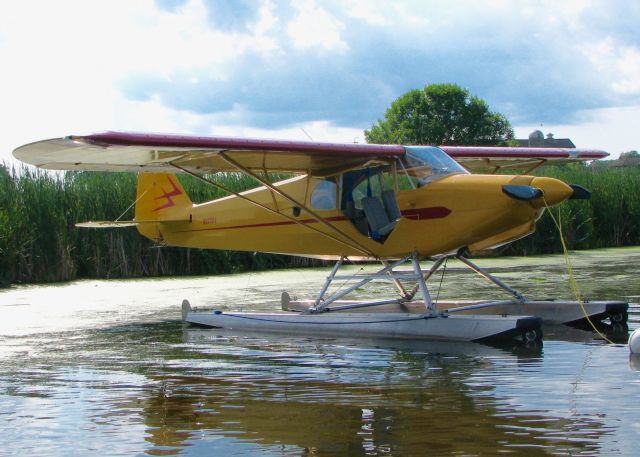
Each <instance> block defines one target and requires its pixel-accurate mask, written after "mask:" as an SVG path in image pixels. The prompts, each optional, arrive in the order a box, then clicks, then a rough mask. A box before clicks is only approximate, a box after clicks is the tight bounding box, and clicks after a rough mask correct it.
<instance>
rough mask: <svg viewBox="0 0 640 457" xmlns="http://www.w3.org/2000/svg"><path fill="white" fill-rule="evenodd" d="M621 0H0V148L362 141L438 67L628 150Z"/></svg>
mask: <svg viewBox="0 0 640 457" xmlns="http://www.w3.org/2000/svg"><path fill="white" fill-rule="evenodd" d="M639 23H640V2H638V1H635V0H628V1H626V0H619V1H616V2H611V1H609V0H564V1H557V0H548V1H547V0H538V1H528V0H520V1H509V0H484V1H481V0H468V1H465V0H447V1H440V0H416V1H412V0H397V1H386V0H335V1H334V0H324V1H323V0H299V1H277V0H226V1H224V0H135V1H132V0H108V1H107V0H104V1H98V0H56V1H55V2H51V1H46V0H42V1H34V0H20V1H17V0H13V1H11V0H10V1H4V2H1V3H0V133H1V134H0V162H1V161H9V163H12V162H11V160H12V156H11V151H12V150H13V149H14V148H16V147H18V146H19V145H21V144H24V143H28V142H32V141H37V140H40V139H45V138H54V137H62V136H65V135H69V134H83V133H91V132H99V131H105V130H118V131H136V132H158V133H184V134H197V135H224V136H239V137H257V138H279V139H294V140H307V139H313V140H315V141H335V142H364V133H363V132H364V130H365V129H368V128H370V127H371V126H372V125H373V124H374V123H375V122H376V121H377V120H378V119H381V118H383V116H384V113H385V110H386V109H387V108H388V107H389V106H390V104H391V103H392V102H393V101H394V100H395V99H396V98H398V97H399V96H400V95H402V94H403V93H405V92H407V91H408V90H411V89H416V88H422V87H424V86H425V85H427V84H432V83H455V84H458V85H460V86H462V87H464V88H466V89H467V90H469V92H470V93H471V94H473V95H476V96H478V97H480V98H482V99H484V100H485V101H486V102H487V103H488V105H489V108H490V109H491V110H492V111H497V112H500V113H502V114H504V115H505V116H506V117H507V118H508V119H509V120H510V122H511V124H512V125H513V127H514V129H515V132H516V137H518V138H526V137H527V136H528V134H529V133H530V132H531V131H533V130H534V129H540V130H542V131H543V132H544V133H545V134H546V133H553V134H555V136H556V138H567V137H568V138H571V139H572V140H573V142H574V143H575V144H576V145H577V146H578V147H583V148H598V149H604V150H606V151H608V152H610V153H611V155H612V157H616V156H618V155H619V154H620V153H621V152H625V151H629V150H640V139H639V138H640V137H639V136H638V135H637V132H636V129H637V128H638V123H639V121H640V33H639V32H638V24H639Z"/></svg>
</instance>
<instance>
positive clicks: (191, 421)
mask: <svg viewBox="0 0 640 457" xmlns="http://www.w3.org/2000/svg"><path fill="white" fill-rule="evenodd" d="M593 255H594V256H595V257H592V259H595V260H593V261H592V263H593V265H591V266H589V265H588V262H586V260H585V258H581V259H580V260H581V261H582V263H580V262H578V264H579V265H578V267H579V268H582V270H581V271H580V272H579V273H580V274H581V275H582V276H583V277H594V278H595V277H597V275H598V271H599V270H598V268H599V265H598V263H599V262H600V261H599V260H598V256H597V255H596V254H593ZM634 255H635V257H634ZM623 257H624V258H626V259H629V255H628V254H626V253H625V254H624V256H623ZM616 259H617V260H613V261H612V262H613V263H614V264H617V265H619V267H620V269H619V270H618V271H617V273H616V275H614V277H612V279H611V281H607V278H600V279H599V280H601V281H602V282H604V283H605V286H602V287H609V288H610V290H612V291H613V290H614V289H615V290H616V293H617V294H620V295H626V296H637V295H640V290H639V289H638V288H639V287H640V286H639V284H638V282H637V281H636V279H637V278H636V276H637V270H636V268H637V267H635V265H637V260H640V251H638V253H637V254H633V255H631V263H632V264H631V265H629V264H626V263H624V262H622V261H619V260H620V259H618V258H616ZM529 260H530V261H531V262H530V263H531V264H532V265H533V266H531V267H528V269H526V270H525V268H524V267H522V268H521V267H520V266H519V265H515V266H513V268H505V269H504V272H503V273H501V274H504V275H513V276H514V279H515V280H516V281H517V280H518V279H517V278H519V277H524V276H526V277H527V279H528V280H529V281H530V280H531V278H546V279H544V282H545V284H544V286H545V287H546V288H548V289H549V290H553V287H555V286H554V285H552V284H556V282H559V281H560V279H558V278H557V277H556V276H554V271H556V269H559V268H560V267H558V266H557V265H556V264H549V263H547V262H548V259H546V258H544V259H529ZM536 262H539V264H537V263H536ZM634 271H635V273H634ZM287 274H288V275H289V276H287V278H291V277H292V276H293V274H292V273H287ZM314 274H316V273H314V272H306V273H305V275H306V276H307V277H308V276H309V275H314ZM325 274H326V272H324V271H323V272H321V273H318V275H325ZM612 274H613V273H612ZM281 275H282V272H280V273H278V274H277V275H275V274H270V273H265V274H263V275H256V276H252V277H251V278H247V276H242V275H240V276H235V277H225V278H206V279H202V278H196V279H194V278H189V279H184V280H153V281H130V282H124V281H123V282H118V291H117V293H114V292H113V289H112V287H113V282H95V281H94V282H81V283H76V284H70V285H65V286H61V287H57V288H51V289H49V288H48V287H37V288H34V291H33V293H32V292H31V289H29V288H16V289H15V290H11V291H8V292H7V293H0V424H2V433H1V434H0V449H2V453H3V454H6V455H39V456H40V455H44V456H46V455H67V454H78V455H83V454H90V453H96V452H100V453H103V454H108V455H114V456H117V455H132V454H133V455H137V454H144V453H146V454H149V455H210V454H214V455H225V456H227V455H228V456H234V455H235V456H238V455H261V456H265V455H266V456H271V455H274V456H290V455H291V456H302V455H307V456H309V455H321V456H326V455H329V456H331V455H355V456H358V455H495V454H498V453H511V454H515V455H595V454H601V455H634V450H635V449H634V448H635V447H636V442H635V441H636V440H635V439H634V437H635V436H637V435H638V433H639V432H640V429H639V428H638V427H639V425H638V419H637V418H638V415H639V414H640V406H639V405H640V394H639V393H638V392H639V390H638V385H639V383H640V372H639V371H637V370H638V368H639V367H638V365H639V364H640V362H638V360H637V359H636V358H633V357H632V358H630V357H629V352H628V348H627V347H626V346H624V345H605V344H604V343H603V341H602V340H600V339H598V337H597V336H595V334H594V333H593V332H590V331H584V330H579V329H569V328H564V327H549V328H545V329H544V331H545V344H544V347H543V348H542V349H537V350H533V351H525V350H522V349H516V348H509V347H507V348H504V347H503V348H495V347H489V346H484V345H479V344H474V343H449V344H446V343H429V342H408V341H381V340H363V339H358V340H348V339H342V340H340V339H316V338H308V339H307V338H299V337H295V338H294V337H291V338H288V337H279V336H257V335H247V334H240V333H237V332H236V333H228V332H219V331H202V330H195V329H188V330H186V331H183V329H182V327H181V325H180V323H179V315H180V310H179V306H178V304H179V303H180V301H181V299H182V298H184V294H187V295H190V294H196V293H197V291H199V290H209V289H207V288H206V287H205V286H204V284H207V285H208V286H212V287H213V288H214V290H217V289H216V288H219V289H220V296H221V297H222V299H221V300H226V302H225V306H229V307H231V306H234V305H235V304H237V303H238V295H237V293H236V296H235V297H234V296H233V294H232V293H231V292H230V290H233V289H235V290H237V289H238V287H240V290H241V291H242V286H243V285H246V284H247V283H248V282H250V283H251V285H252V287H254V286H255V293H254V292H252V293H251V294H246V293H245V292H244V291H242V292H240V295H241V298H242V299H243V300H244V299H245V298H246V297H249V298H248V300H247V301H249V302H251V303H252V305H251V306H252V309H256V310H261V309H269V308H268V306H270V305H269V304H265V302H264V301H263V302H258V300H259V298H260V293H262V294H264V289H265V288H266V289H268V290H271V292H273V295H274V297H276V302H275V304H274V305H275V306H276V307H277V296H278V295H279V294H278V292H279V289H280V288H281V283H278V282H277V281H276V278H280V277H281ZM621 278H622V279H621ZM249 279H250V281H249ZM316 279H317V278H316ZM454 279H455V277H454V276H452V277H451V278H445V280H444V281H449V280H450V281H454ZM278 280H279V281H281V279H278ZM458 280H459V278H458ZM310 282H312V283H313V284H317V281H310ZM540 282H543V281H540ZM291 284H295V285H296V287H298V286H299V289H302V288H303V287H304V285H305V284H306V281H305V282H304V284H302V283H301V284H297V283H295V281H291V282H290V283H287V285H288V286H291ZM452 284H454V285H455V283H452ZM251 290H252V291H253V289H251ZM260 291H262V292H260ZM525 292H527V291H526V290H525ZM216 293H217V292H216ZM202 295H204V292H202ZM254 295H255V296H254ZM556 295H558V296H563V295H566V294H563V293H561V291H560V292H558V293H557V294H556ZM620 295H615V296H607V297H606V298H612V299H619V298H623V297H621V296H620ZM55 297H62V298H64V300H62V298H60V300H61V301H59V302H56V301H55ZM467 297H468V298H474V297H472V296H467ZM467 297H465V298H467ZM594 298H595V297H594ZM598 298H602V297H598ZM51 300H54V301H53V302H51ZM251 300H255V303H254V302H252V301H251ZM133 304H135V305H136V306H133ZM18 305H19V306H18ZM639 324H640V312H639V308H638V307H637V306H635V305H634V306H633V307H632V309H631V312H630V327H631V328H632V329H634V328H636V327H637V326H638V325H639Z"/></svg>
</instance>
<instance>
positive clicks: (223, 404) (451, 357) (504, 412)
mask: <svg viewBox="0 0 640 457" xmlns="http://www.w3.org/2000/svg"><path fill="white" fill-rule="evenodd" d="M184 341H185V344H186V346H185V347H184V349H185V353H184V354H182V355H183V358H180V359H173V360H172V361H171V362H169V363H168V366H166V368H167V369H169V368H170V370H169V371H176V372H177V373H176V374H174V375H171V374H168V373H165V374H163V375H159V374H154V375H152V376H151V378H152V379H154V381H156V382H157V384H156V387H155V389H154V390H153V391H152V392H150V393H149V394H148V397H147V398H145V400H144V401H143V408H142V411H141V414H142V415H143V416H144V423H145V425H146V426H147V438H146V439H147V440H148V441H149V442H150V443H152V444H153V445H154V447H153V448H151V449H149V450H148V453H149V454H153V455H168V454H181V453H183V454H189V453H191V452H192V449H191V446H192V445H193V444H194V443H195V442H198V441H200V440H202V439H215V438H218V439H221V438H223V437H224V438H226V439H228V438H230V437H232V438H233V440H234V441H238V442H242V443H244V444H245V445H249V444H251V445H252V446H254V447H255V449H258V448H259V450H260V453H261V455H264V453H267V455H268V454H269V453H271V452H273V453H277V455H385V454H391V455H423V454H425V453H427V452H428V453H429V455H452V454H462V455H480V454H493V453H495V452H496V451H497V450H503V451H507V450H509V451H511V452H514V453H516V454H517V453H519V452H523V453H525V452H526V454H527V455H548V454H549V453H564V452H571V453H572V454H573V455H579V454H590V453H593V452H594V451H595V450H596V449H597V448H598V439H599V437H600V435H601V434H602V433H603V429H604V426H603V423H602V422H601V421H599V420H597V419H594V418H591V417H589V418H579V417H578V418H560V419H561V420H560V421H559V422H558V419H559V418H557V417H552V416H549V415H548V412H547V411H539V412H537V411H534V412H531V411H530V410H528V409H527V408H530V406H531V405H526V406H525V407H524V408H522V407H513V406H512V405H508V404H505V402H504V399H501V398H498V397H496V396H494V394H493V393H492V391H493V386H492V385H491V384H486V383H485V384H482V383H481V384H478V383H476V382H471V383H470V382H469V378H473V376H474V374H475V373H478V372H479V373H486V371H487V370H491V369H492V365H493V363H494V361H495V360H499V361H500V363H501V364H508V365H509V366H510V367H511V369H512V370H513V373H511V374H512V375H516V374H517V372H518V371H520V369H519V367H520V366H523V367H524V368H525V370H531V369H532V367H535V365H536V363H538V362H539V361H540V355H538V356H537V357H531V356H527V357H521V356H518V355H517V354H513V353H512V352H510V351H504V350H500V349H496V348H489V347H486V346H481V345H474V344H471V343H469V344H463V345H456V344H447V345H438V344H436V345H434V344H429V343H422V344H420V345H418V346H414V347H412V346H411V345H409V344H404V345H403V347H400V348H395V347H394V346H395V345H394V343H392V342H373V343H374V345H369V343H371V342H368V343H367V344H366V345H364V346H363V345H362V343H361V344H359V345H358V346H352V345H351V344H352V343H351V342H344V341H333V340H326V341H320V342H318V341H317V340H314V341H311V340H296V339H286V338H285V339H279V340H278V341H272V340H268V339H259V338H255V337H247V336H242V335H240V336H239V335H228V334H227V335H220V334H216V333H212V332H210V331H187V332H185V340H184ZM456 346H459V347H456ZM500 376H502V375H500ZM228 446H231V447H232V448H233V445H229V444H228Z"/></svg>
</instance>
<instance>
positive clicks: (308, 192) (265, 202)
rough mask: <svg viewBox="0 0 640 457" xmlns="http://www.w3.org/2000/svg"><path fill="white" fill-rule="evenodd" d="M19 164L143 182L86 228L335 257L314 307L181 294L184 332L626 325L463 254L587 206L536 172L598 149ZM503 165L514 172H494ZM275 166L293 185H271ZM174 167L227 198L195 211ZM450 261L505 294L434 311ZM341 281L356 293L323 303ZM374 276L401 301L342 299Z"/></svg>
mask: <svg viewBox="0 0 640 457" xmlns="http://www.w3.org/2000/svg"><path fill="white" fill-rule="evenodd" d="M14 155H15V157H16V158H18V159H20V160H22V161H24V162H26V163H29V164H32V165H36V166H38V167H41V168H46V169H53V170H94V171H130V172H137V173H138V188H137V196H136V201H135V217H134V219H133V220H131V221H108V222H89V223H83V224H78V225H79V226H84V227H122V226H135V227H136V228H137V230H138V231H139V232H140V233H141V234H142V235H144V236H146V237H148V238H150V239H152V240H154V241H155V242H156V243H158V244H161V245H168V246H182V247H191V248H210V249H230V250H243V251H254V252H255V251H259V252H269V253H281V254H290V255H298V256H308V257H317V258H324V259H334V260H336V264H335V266H334V267H333V269H332V271H331V273H330V274H329V276H328V277H327V280H326V282H325V283H324V284H323V285H322V287H321V289H320V292H319V293H318V295H317V297H315V298H314V299H313V300H308V301H298V300H291V299H290V298H289V296H288V294H283V299H282V305H283V310H282V312H280V311H279V312H274V313H247V312H244V313H243V312H227V311H224V312H222V311H213V312H202V311H194V310H192V309H191V306H190V305H189V303H188V302H187V301H186V300H185V302H184V303H183V319H184V320H185V321H186V322H189V323H193V324H198V325H202V326H208V327H217V328H234V329H238V330H252V331H253V330H255V331H272V332H286V333H303V334H311V335H318V334H319V335H349V336H358V335H363V336H375V337H395V338H426V339H448V340H465V341H477V340H490V339H499V338H515V339H516V340H520V341H539V340H540V338H541V336H542V332H541V322H542V321H543V320H546V321H549V322H554V323H567V322H573V321H577V320H580V319H582V318H584V317H585V312H586V313H587V314H588V315H590V316H591V317H592V318H593V319H607V318H608V319H610V320H611V321H612V322H614V321H616V322H622V321H625V320H626V316H627V306H628V305H627V304H626V303H623V302H587V303H582V304H580V303H577V302H570V301H566V302H565V301H562V302H561V301H536V300H529V299H527V298H525V297H524V296H523V295H522V294H521V293H519V292H518V291H517V290H514V289H513V288H511V287H510V286H508V285H507V284H505V283H504V282H502V281H501V280H500V279H498V278H497V277H495V276H493V275H491V274H490V273H489V272H487V271H485V270H483V269H482V268H480V267H479V266H477V265H476V264H475V263H473V262H472V261H471V260H469V256H470V254H471V253H473V252H476V251H485V250H488V249H492V248H495V247H497V246H501V245H504V244H506V243H509V242H511V241H514V240H517V239H519V238H522V237H524V236H526V235H528V234H530V233H532V232H533V231H534V229H535V223H536V220H537V219H538V218H539V217H540V216H541V215H542V213H543V211H544V210H545V208H546V207H547V206H552V205H556V204H558V203H560V202H562V201H564V200H566V199H569V198H578V199H584V198H589V192H588V191H587V190H586V189H584V188H582V187H580V186H577V185H567V184H565V183H564V182H562V181H559V180H557V179H552V178H547V177H534V176H530V175H528V174H527V173H530V172H531V171H532V170H534V169H535V168H537V167H539V166H541V165H544V164H547V163H566V162H571V161H588V160H594V159H599V158H603V157H606V156H607V154H606V153H605V152H602V151H597V150H579V149H555V148H511V147H454V146H442V147H433V146H400V145H374V144H336V143H316V142H302V141H278V140H257V139H240V138H221V137H197V136H177V135H157V134H155V135H150V134H139V133H119V132H106V133H99V134H93V135H86V136H67V137H64V138H58V139H50V140H44V141H39V142H36V143H31V144H27V145H24V146H22V147H19V148H18V149H16V150H15V151H14ZM509 169H512V170H517V173H514V174H496V172H497V171H499V170H501V171H504V170H509ZM271 172H285V173H291V174H292V176H293V177H292V178H290V179H287V180H284V181H280V182H271V180H270V179H269V173H271ZM179 173H180V174H187V175H190V176H193V177H195V178H198V179H200V180H203V181H205V182H207V183H209V184H211V185H212V186H216V187H219V188H222V190H224V191H226V192H227V193H228V194H229V196H227V197H224V198H220V199H217V200H214V201H210V202H207V203H203V204H194V203H192V202H191V200H190V199H189V196H188V195H187V194H186V193H185V190H184V188H183V187H182V185H181V184H180V181H179V180H178V178H177V174H179ZM218 173H243V174H245V175H247V176H250V177H251V178H253V179H254V180H255V181H256V183H257V184H258V185H259V187H257V188H255V189H252V190H249V191H246V192H235V191H232V190H230V189H227V188H224V187H223V186H222V185H221V184H219V183H217V182H216V180H215V176H216V174H218ZM480 173H482V174H480ZM451 257H455V258H457V259H459V260H460V261H462V262H463V263H464V265H466V266H468V267H469V268H470V269H472V270H473V271H475V272H477V273H479V274H481V275H482V276H484V277H485V278H487V279H488V280H490V281H492V282H493V283H495V284H496V286H498V287H500V288H501V289H503V290H504V291H505V292H506V293H507V294H508V295H509V298H508V299H506V300H499V301H495V300H485V301H480V302H475V303H464V304H461V303H455V302H449V303H442V302H441V303H434V300H432V298H431V294H430V292H429V287H428V285H427V281H428V279H429V278H430V277H431V276H433V274H434V273H435V272H436V271H437V270H438V269H439V268H441V266H442V264H443V263H444V262H445V260H446V259H448V258H451ZM346 259H349V260H350V261H357V260H368V261H377V262H380V263H381V267H380V270H378V271H376V272H374V273H368V274H362V275H351V276H347V277H345V276H340V275H338V271H339V269H340V267H341V266H342V264H343V262H344V261H345V260H346ZM424 260H431V261H432V262H433V263H432V264H431V266H430V267H429V268H428V269H424V267H423V266H422V265H421V263H420V262H421V261H424ZM403 265H408V266H409V268H405V269H402V266H403ZM338 279H350V280H353V281H355V283H354V284H352V285H351V286H349V287H346V288H341V289H340V290H338V291H337V292H334V293H332V294H329V293H328V291H329V288H330V286H331V283H332V282H333V281H335V280H338ZM381 279H382V280H387V281H390V282H391V283H392V284H393V285H394V286H395V288H396V289H397V291H398V292H399V294H398V296H396V297H394V298H389V299H385V300H376V301H370V302H354V301H347V300H345V297H347V295H349V294H350V293H352V292H353V291H355V290H356V289H359V288H362V287H364V286H365V285H367V284H368V283H370V282H371V281H374V280H381ZM580 305H582V306H580ZM374 310H375V311H374Z"/></svg>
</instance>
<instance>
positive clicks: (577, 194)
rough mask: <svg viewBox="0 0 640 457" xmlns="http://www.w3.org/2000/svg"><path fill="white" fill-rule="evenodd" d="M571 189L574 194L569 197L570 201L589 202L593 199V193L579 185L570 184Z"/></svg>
mask: <svg viewBox="0 0 640 457" xmlns="http://www.w3.org/2000/svg"><path fill="white" fill-rule="evenodd" d="M569 187H571V188H572V189H573V194H571V197H569V199H570V200H589V199H590V198H591V191H589V190H587V189H585V188H584V187H582V186H579V185H577V184H569Z"/></svg>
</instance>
